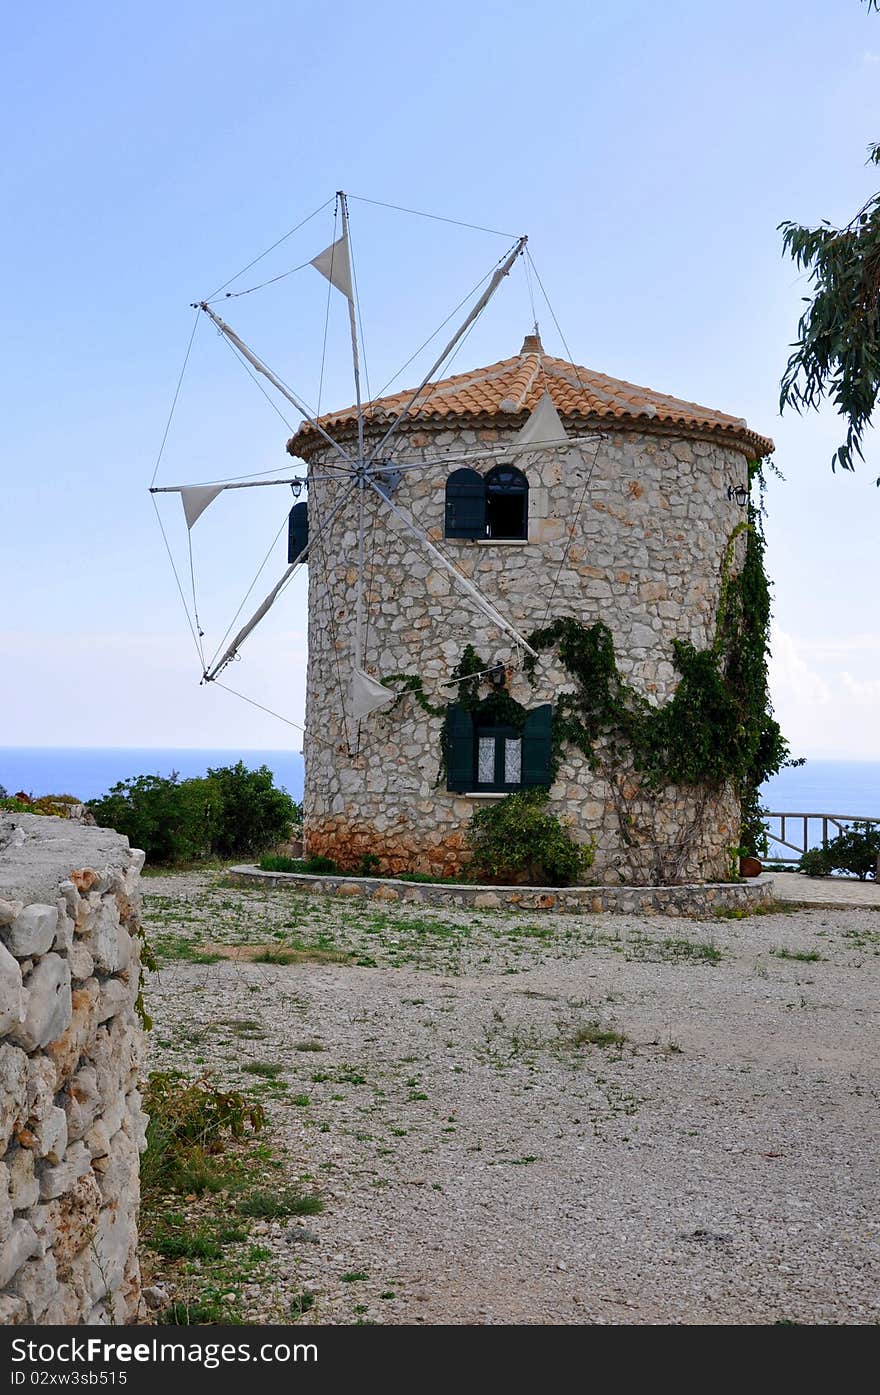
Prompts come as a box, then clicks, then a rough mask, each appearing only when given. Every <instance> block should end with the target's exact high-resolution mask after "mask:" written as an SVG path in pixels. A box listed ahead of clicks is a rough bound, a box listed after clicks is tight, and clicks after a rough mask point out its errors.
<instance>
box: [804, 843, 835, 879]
mask: <svg viewBox="0 0 880 1395" xmlns="http://www.w3.org/2000/svg"><path fill="white" fill-rule="evenodd" d="M798 871H799V872H803V873H804V874H805V876H807V877H830V876H831V864H830V862H829V861H828V851H827V849H826V848H808V849H807V851H806V852H805V853H804V854H803V855H802V856H801V860H800V862H799V863H798Z"/></svg>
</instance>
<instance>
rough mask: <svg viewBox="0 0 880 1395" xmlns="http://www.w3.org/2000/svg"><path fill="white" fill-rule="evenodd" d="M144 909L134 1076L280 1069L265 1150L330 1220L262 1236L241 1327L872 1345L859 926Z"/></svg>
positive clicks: (806, 914)
mask: <svg viewBox="0 0 880 1395" xmlns="http://www.w3.org/2000/svg"><path fill="white" fill-rule="evenodd" d="M146 886H147V895H146V898H145V902H146V904H145V911H146V919H147V923H148V930H149V933H150V936H151V938H152V939H153V941H154V942H155V943H157V944H158V948H159V953H160V961H161V964H162V967H161V969H160V972H159V973H158V974H157V975H153V976H152V980H151V983H150V985H149V990H148V1005H149V1008H150V1011H151V1012H152V1014H153V1016H154V1018H155V1022H156V1026H155V1031H154V1033H153V1054H152V1062H151V1064H152V1067H153V1068H154V1069H155V1068H168V1067H171V1066H177V1067H179V1068H181V1069H184V1070H186V1071H188V1072H191V1073H192V1072H197V1071H203V1070H205V1069H211V1070H213V1072H214V1073H215V1076H216V1078H217V1079H218V1080H219V1081H221V1082H223V1083H224V1084H228V1085H235V1086H236V1087H237V1088H245V1086H247V1088H248V1089H250V1088H251V1087H252V1086H253V1084H254V1081H255V1077H254V1076H253V1075H250V1074H248V1073H246V1072H245V1071H244V1070H243V1067H244V1066H245V1065H247V1064H248V1063H260V1062H262V1063H267V1064H270V1065H272V1064H275V1065H280V1067H281V1073H280V1075H279V1076H278V1080H277V1081H274V1082H263V1085H262V1086H261V1088H263V1089H264V1099H265V1102H266V1104H267V1108H268V1110H269V1114H270V1118H271V1123H272V1129H273V1141H274V1143H275V1146H276V1149H277V1151H278V1152H279V1153H280V1155H281V1156H282V1157H283V1159H284V1163H285V1168H286V1170H287V1172H288V1175H289V1178H290V1180H291V1181H294V1182H295V1181H299V1180H301V1179H302V1178H304V1177H305V1178H308V1179H312V1181H311V1184H312V1185H314V1186H317V1187H318V1188H319V1190H320V1191H321V1194H322V1195H323V1196H324V1198H325V1200H326V1203H327V1206H326V1211H325V1212H324V1213H323V1214H322V1215H320V1216H315V1217H309V1218H308V1220H307V1221H306V1223H305V1225H303V1223H302V1222H299V1221H288V1222H286V1223H283V1222H277V1221H265V1222H258V1223H257V1227H256V1234H257V1237H258V1239H259V1242H260V1244H261V1245H262V1246H263V1248H264V1250H265V1251H266V1253H267V1255H268V1256H269V1257H268V1258H267V1259H266V1260H265V1263H264V1264H263V1266H262V1268H261V1270H260V1276H259V1278H258V1279H255V1280H254V1281H253V1282H251V1283H247V1282H245V1283H244V1288H243V1291H242V1302H243V1311H244V1315H245V1316H246V1318H247V1320H248V1321H254V1322H271V1321H278V1320H284V1319H287V1317H288V1316H289V1312H290V1302H291V1299H292V1298H295V1296H296V1295H297V1294H299V1293H302V1292H303V1291H304V1290H306V1291H310V1292H312V1293H314V1295H315V1303H314V1307H313V1308H312V1309H311V1311H310V1312H309V1313H308V1314H307V1316H306V1318H305V1319H304V1321H312V1320H314V1321H317V1322H322V1323H354V1322H378V1323H392V1324H395V1323H480V1324H486V1323H558V1324H570V1323H594V1322H595V1323H614V1324H621V1323H626V1324H630V1323H773V1322H780V1321H782V1322H801V1323H803V1322H810V1323H874V1322H876V1321H877V1320H878V1318H880V1284H878V1279H880V1197H878V1178H877V1141H878V1128H877V1091H878V1077H877V1064H876V1044H877V1040H878V1035H877V985H876V980H877V977H878V970H880V917H878V916H877V915H876V913H875V912H873V911H871V910H867V909H866V910H858V909H849V908H845V907H844V908H841V909H834V910H827V911H826V910H821V911H820V910H802V909H801V910H788V911H786V912H785V913H777V914H770V915H764V916H754V917H751V918H749V919H743V920H737V919H719V920H713V921H707V922H694V921H681V920H670V919H666V918H662V917H646V916H644V917H623V916H610V915H604V916H577V917H574V916H572V917H564V916H555V915H553V916H549V915H548V916H544V917H541V916H540V915H535V914H534V913H533V914H531V915H528V914H522V915H511V914H507V913H504V912H483V913H480V914H475V913H473V912H465V911H442V912H440V911H438V910H437V909H436V908H426V907H406V908H400V907H396V908H394V909H385V908H383V909H381V910H379V909H378V908H377V907H375V906H373V905H363V906H358V905H350V904H346V903H343V902H337V901H335V900H331V899H330V898H314V899H309V898H307V897H303V896H300V895H298V894H295V893H290V892H287V891H283V890H279V891H269V892H265V891H262V890H251V889H229V888H224V887H223V886H222V884H220V880H219V878H218V876H217V875H216V874H213V875H212V874H204V873H201V874H181V875H174V876H165V877H161V878H155V879H153V880H151V881H148V882H147V884H146ZM258 947H262V949H263V951H264V952H265V950H266V947H269V948H270V953H276V954H277V952H278V950H279V948H280V949H282V950H284V949H286V950H287V957H289V958H293V959H294V961H295V962H292V963H289V964H282V963H266V962H251V961H252V959H253V956H254V955H255V953H257V952H258ZM779 951H782V952H783V953H782V954H780V953H779ZM217 955H220V956H223V957H220V958H216V956H217ZM792 955H805V956H810V957H809V958H794V957H789V956H792ZM817 955H818V956H820V957H818V958H816V957H815V956H817ZM228 956H232V957H231V958H230V957H228ZM194 959H202V960H203V961H210V960H215V962H193V961H194ZM603 1033H605V1034H607V1035H606V1036H605V1037H604V1038H603V1037H602V1034H603ZM596 1038H599V1040H596ZM617 1038H621V1039H617ZM316 1048H320V1049H316Z"/></svg>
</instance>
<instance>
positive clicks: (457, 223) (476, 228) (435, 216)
mask: <svg viewBox="0 0 880 1395" xmlns="http://www.w3.org/2000/svg"><path fill="white" fill-rule="evenodd" d="M348 197H349V198H350V199H357V201H358V203H371V204H373V206H374V207H375V208H392V209H394V211H395V213H411V214H412V215H413V217H414V218H430V219H432V221H433V222H435V223H451V224H452V225H453V226H454V227H456V228H470V229H471V231H472V232H484V233H492V234H493V236H495V237H516V233H510V232H502V231H501V230H500V228H484V227H481V225H480V224H479V223H465V222H463V221H462V220H461V219H460V218H443V217H441V215H440V214H439V213H423V212H422V210H421V209H419V208H403V207H401V205H400V204H399V203H383V202H382V200H381V199H368V198H365V197H364V195H363V194H349V195H348Z"/></svg>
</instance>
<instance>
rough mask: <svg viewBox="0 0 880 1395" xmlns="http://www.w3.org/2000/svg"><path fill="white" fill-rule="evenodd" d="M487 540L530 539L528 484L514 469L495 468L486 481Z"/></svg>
mask: <svg viewBox="0 0 880 1395" xmlns="http://www.w3.org/2000/svg"><path fill="white" fill-rule="evenodd" d="M484 483H485V488H486V536H487V537H489V538H496V539H503V538H508V539H510V540H514V539H525V538H527V537H528V536H529V482H528V480H527V479H526V477H525V475H524V474H523V472H522V470H518V469H517V468H516V466H515V465H496V466H495V468H494V470H490V471H489V473H488V474H487V475H486V478H485V481H484Z"/></svg>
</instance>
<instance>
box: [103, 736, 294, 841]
mask: <svg viewBox="0 0 880 1395" xmlns="http://www.w3.org/2000/svg"><path fill="white" fill-rule="evenodd" d="M88 808H89V810H90V811H91V813H92V814H93V816H94V818H95V820H96V822H97V823H98V824H100V826H101V827H102V828H115V829H116V830H117V832H119V833H124V834H125V835H126V836H127V838H128V840H129V842H130V843H131V844H132V846H133V847H137V848H143V849H144V851H145V852H146V854H147V857H148V858H149V860H150V861H151V862H158V863H175V862H193V861H197V860H198V859H201V858H205V857H210V856H212V855H214V856H221V857H229V856H233V855H236V854H245V853H252V852H255V851H259V850H260V849H261V848H264V847H267V846H270V845H271V844H272V843H276V842H279V841H280V840H281V839H283V838H285V837H287V836H288V834H289V833H290V829H291V825H292V824H293V823H294V822H295V821H296V820H297V818H298V816H299V815H300V813H301V811H300V806H299V805H298V804H296V802H295V801H294V800H292V799H291V798H290V796H289V795H288V794H286V793H285V792H284V791H283V790H279V789H276V788H275V787H274V785H273V782H272V772H271V771H270V770H269V769H268V767H267V766H265V765H264V766H261V767H260V768H259V769H258V770H248V769H247V768H246V767H245V765H244V763H243V762H242V761H239V762H238V764H237V765H233V766H225V767H220V768H218V769H216V770H210V771H209V772H208V775H207V777H205V778H200V779H191V780H181V779H180V778H179V776H178V775H177V774H176V773H174V774H172V775H171V776H169V777H167V778H166V777H164V776H161V775H139V776H136V777H135V778H133V779H129V780H121V781H120V782H119V783H118V784H116V785H114V786H113V787H112V789H111V790H110V791H109V793H108V794H105V795H103V796H102V797H101V798H100V799H94V800H92V801H90V803H89V805H88Z"/></svg>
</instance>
